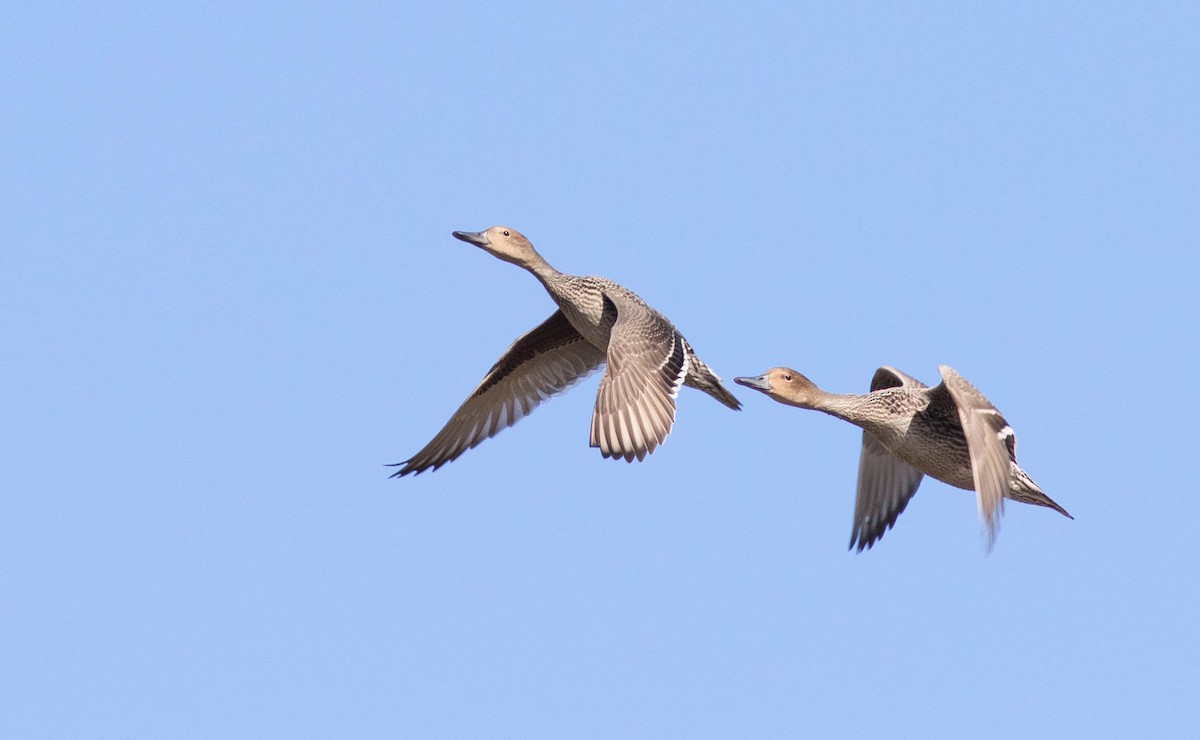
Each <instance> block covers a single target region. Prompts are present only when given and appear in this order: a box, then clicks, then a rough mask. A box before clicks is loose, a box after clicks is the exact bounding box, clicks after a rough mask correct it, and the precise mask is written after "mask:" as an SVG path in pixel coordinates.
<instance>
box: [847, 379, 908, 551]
mask: <svg viewBox="0 0 1200 740" xmlns="http://www.w3.org/2000/svg"><path fill="white" fill-rule="evenodd" d="M905 386H907V387H912V388H925V387H927V386H926V385H925V384H924V383H922V382H921V381H919V380H917V379H916V378H914V377H912V376H910V375H906V374H904V373H902V372H900V371H899V370H896V369H895V368H891V367H881V368H879V369H878V370H876V371H875V377H873V378H871V391H872V392H875V391H879V390H883V389H886V388H901V387H905ZM923 477H924V474H923V473H922V472H921V471H920V470H917V469H916V468H914V467H913V466H911V465H909V464H908V463H906V462H904V461H903V460H901V459H900V458H898V457H896V456H895V455H893V454H892V453H891V452H890V451H888V449H887V448H886V447H884V446H883V443H882V442H880V441H879V440H878V439H876V438H875V435H873V434H871V433H870V432H867V431H864V432H863V441H862V452H861V453H860V455H859V458H858V495H857V496H856V497H855V499H854V527H853V529H851V531H850V549H851V550H853V549H854V547H855V545H857V546H858V551H859V552H862V551H863V550H864V549H870V548H871V546H872V545H874V544H875V543H876V542H878V541H879V539H880V538H881V537H883V533H884V532H886V531H887V530H889V529H891V528H892V526H893V525H894V524H895V523H896V518H897V517H899V516H900V514H901V513H902V512H903V511H904V508H905V507H906V506H908V502H909V500H910V499H912V497H913V495H914V494H915V493H916V492H917V487H918V486H920V485H921V479H922V478H923Z"/></svg>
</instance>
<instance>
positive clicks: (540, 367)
mask: <svg viewBox="0 0 1200 740" xmlns="http://www.w3.org/2000/svg"><path fill="white" fill-rule="evenodd" d="M603 362H604V352H603V351H602V350H600V349H597V348H596V347H595V346H594V345H592V344H591V343H589V342H588V341H587V340H585V339H584V338H583V336H582V335H580V333H579V332H578V331H576V330H575V327H573V326H571V322H569V321H567V317H566V316H564V315H563V312H562V311H561V310H559V311H555V312H554V313H553V314H551V315H550V318H548V319H546V320H545V321H543V322H542V323H541V324H540V325H539V326H537V327H536V328H535V329H533V330H532V331H530V332H528V333H526V334H524V335H523V336H521V338H519V339H518V340H517V341H515V342H513V344H512V346H511V347H509V348H508V350H507V351H506V352H505V353H504V354H503V355H502V356H501V357H500V359H499V360H497V361H496V364H495V365H493V366H492V369H491V370H489V371H488V374H487V375H486V376H485V377H484V379H483V381H482V382H481V383H480V384H479V386H478V387H476V388H475V390H473V391H471V395H470V396H468V397H467V400H466V401H464V402H463V404H462V405H461V406H459V407H458V410H457V411H455V412H454V415H453V416H451V417H450V421H448V422H446V426H444V427H442V430H441V431H440V432H438V433H437V435H435V436H434V438H433V440H431V441H430V442H429V444H427V445H425V447H423V448H422V449H421V451H420V452H418V453H417V454H415V455H413V456H412V457H410V458H409V459H408V460H405V461H404V462H402V463H396V465H402V466H403V467H402V468H400V470H399V471H397V472H396V473H395V474H394V475H393V476H392V477H393V478H396V477H401V476H405V475H408V474H409V473H421V472H423V471H425V470H429V469H430V468H432V469H434V470H437V469H438V468H440V467H441V466H443V465H445V464H446V463H448V462H450V461H451V460H454V459H456V458H457V457H458V456H459V455H461V454H463V453H464V452H466V451H467V450H469V449H471V448H472V447H475V446H476V445H478V444H479V443H480V442H482V441H483V440H485V439H487V438H489V437H494V436H495V435H496V434H497V433H498V432H500V430H502V429H506V428H508V427H510V426H512V425H513V424H516V423H517V421H518V420H520V419H521V418H522V417H524V416H525V415H527V414H528V413H529V412H531V411H533V410H534V409H535V408H537V406H538V404H540V403H541V402H542V401H544V400H546V399H548V398H550V397H551V396H553V395H555V394H557V393H561V392H563V391H565V390H566V389H568V388H570V387H571V386H572V385H574V384H575V383H577V382H579V381H580V380H581V379H583V378H585V377H587V376H588V375H589V374H590V373H592V372H593V371H594V370H596V368H598V367H599V366H600V365H601V364H602V363H603Z"/></svg>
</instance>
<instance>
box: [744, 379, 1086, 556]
mask: <svg viewBox="0 0 1200 740" xmlns="http://www.w3.org/2000/svg"><path fill="white" fill-rule="evenodd" d="M939 370H940V372H941V375H942V382H941V383H939V384H938V385H936V386H934V387H929V386H927V385H925V384H924V383H922V382H920V381H919V380H916V379H915V378H913V377H911V376H909V375H906V374H904V373H902V372H900V371H899V370H895V369H894V368H890V367H881V368H879V369H878V370H877V371H876V373H875V377H874V378H873V379H872V381H871V391H870V392H869V393H866V394H837V393H829V392H828V391H824V390H821V389H820V388H818V387H817V386H816V385H815V384H814V383H812V381H810V380H808V378H805V377H804V376H803V375H801V374H800V373H798V372H796V371H795V370H791V369H789V368H774V369H772V370H770V371H768V372H767V373H765V374H763V375H761V376H758V377H755V378H737V379H736V382H738V383H739V384H741V385H745V386H748V387H751V388H755V389H756V390H760V391H762V392H764V393H766V394H767V395H768V396H770V397H772V398H774V399H775V400H777V401H780V402H781V403H785V404H788V405H792V406H798V407H800V408H807V409H813V410H817V411H822V412H824V413H826V414H829V415H831V416H836V417H837V418H840V419H843V420H845V421H849V422H850V423H852V424H855V425H856V426H858V427H861V428H862V430H863V445H862V452H861V455H860V458H859V477H858V495H857V498H856V502H855V518H854V529H853V531H852V534H851V540H850V546H851V547H852V548H853V547H854V546H855V545H856V544H857V545H858V549H859V550H860V551H861V550H862V549H864V548H869V547H871V546H872V545H873V544H874V543H875V542H876V541H878V540H879V538H881V537H882V536H883V534H884V532H886V531H887V529H889V528H891V527H892V526H893V525H894V524H895V521H896V518H897V517H898V516H899V515H900V513H901V512H903V511H904V508H905V507H906V506H907V504H908V501H909V500H910V499H911V498H912V496H913V495H914V494H915V493H916V490H917V487H918V486H919V485H920V483H921V479H922V477H924V476H926V475H928V476H930V477H932V478H935V479H937V480H940V481H942V482H943V483H947V484H949V485H951V486H954V487H956V488H961V489H965V490H969V491H971V490H973V491H975V492H976V499H977V502H978V506H979V514H980V519H981V521H982V522H983V523H984V525H985V527H986V529H987V535H988V547H989V548H990V547H991V546H992V544H993V542H994V540H995V535H996V532H997V530H998V529H999V517H1000V514H1002V513H1003V501H1004V499H1006V498H1007V499H1010V500H1013V501H1019V502H1021V503H1026V504H1033V505H1036V506H1045V507H1048V508H1051V509H1054V510H1055V511H1057V512H1059V513H1060V514H1062V515H1064V516H1066V517H1068V518H1072V517H1071V515H1070V514H1068V513H1067V511H1066V510H1065V509H1063V508H1062V507H1061V506H1059V505H1058V504H1057V503H1056V502H1055V501H1054V500H1053V499H1051V498H1050V497H1049V496H1047V495H1046V493H1045V492H1044V491H1042V489H1041V488H1040V487H1039V486H1038V485H1037V484H1036V483H1034V481H1033V479H1032V478H1030V477H1029V474H1028V473H1026V472H1025V471H1024V470H1023V469H1022V468H1021V467H1020V466H1019V465H1017V455H1016V435H1015V434H1014V432H1013V430H1012V427H1011V426H1009V424H1008V422H1007V421H1005V419H1004V417H1003V416H1002V415H1001V414H1000V412H999V411H998V410H997V409H996V408H995V406H993V405H992V403H991V402H990V401H989V400H988V399H987V398H986V397H985V396H984V395H983V394H982V393H981V392H980V391H979V390H978V389H977V388H975V386H973V385H971V384H970V383H969V382H967V380H966V379H965V378H963V377H962V376H961V375H959V374H958V373H957V372H956V371H955V370H954V369H953V368H951V367H949V366H946V365H943V366H941V367H940V368H939Z"/></svg>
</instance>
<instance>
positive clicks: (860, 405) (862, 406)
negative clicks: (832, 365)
mask: <svg viewBox="0 0 1200 740" xmlns="http://www.w3.org/2000/svg"><path fill="white" fill-rule="evenodd" d="M872 407H873V399H872V398H871V395H870V394H857V393H830V392H829V391H824V390H820V389H818V390H817V391H816V392H815V393H814V394H813V397H812V399H811V401H810V402H809V403H808V404H806V405H805V408H810V409H813V410H814V411H820V412H822V413H826V414H829V415H830V416H836V417H837V418H839V419H842V420H843V421H848V422H850V423H851V424H854V425H855V426H860V427H863V426H864V425H865V424H869V423H870V420H871V419H872V418H873V417H874V414H873V413H871V411H872ZM864 428H865V427H864Z"/></svg>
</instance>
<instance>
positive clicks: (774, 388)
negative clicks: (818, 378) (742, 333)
mask: <svg viewBox="0 0 1200 740" xmlns="http://www.w3.org/2000/svg"><path fill="white" fill-rule="evenodd" d="M733 380H734V382H735V383H737V384H738V385H744V386H746V387H747V388H753V389H754V390H756V391H762V392H763V393H765V394H767V395H768V396H770V397H771V398H774V399H775V400H776V401H779V402H781V403H787V404H792V405H799V404H802V403H804V402H805V401H806V400H807V399H808V398H809V396H810V395H811V393H812V391H814V390H816V385H814V384H813V382H812V381H811V380H809V379H808V378H806V377H804V376H803V375H801V374H800V373H798V372H796V371H795V370H793V369H791V368H790V367H773V368H771V369H770V370H768V371H766V372H765V373H763V374H762V375H759V376H757V377H752V378H734V379H733Z"/></svg>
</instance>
